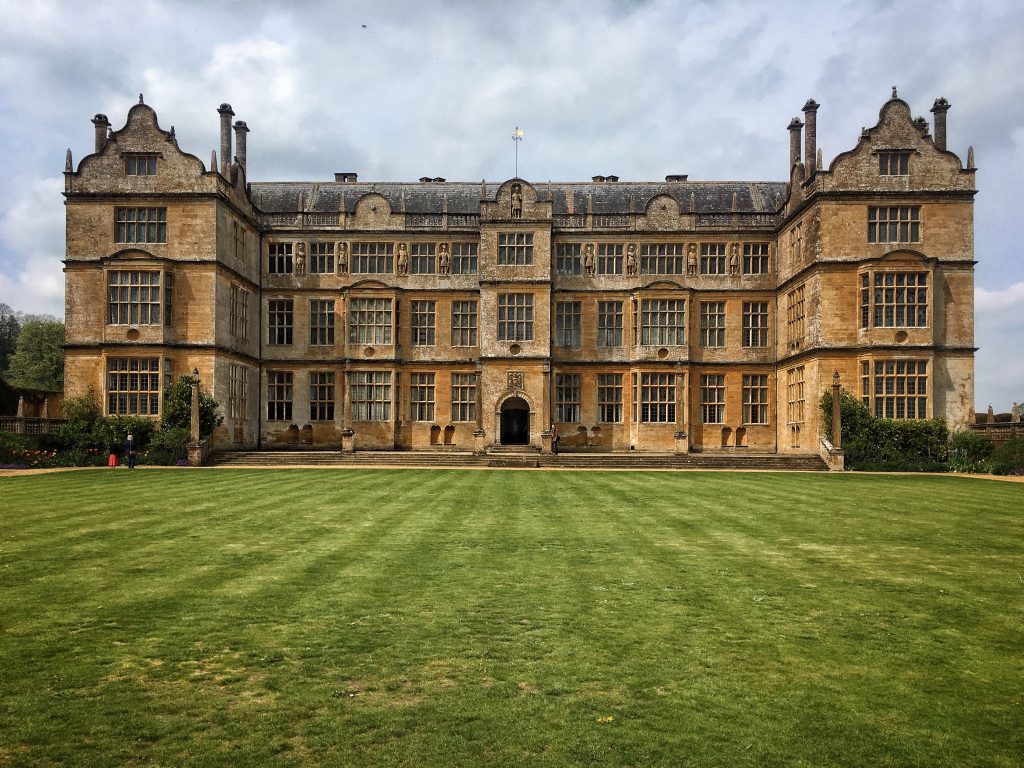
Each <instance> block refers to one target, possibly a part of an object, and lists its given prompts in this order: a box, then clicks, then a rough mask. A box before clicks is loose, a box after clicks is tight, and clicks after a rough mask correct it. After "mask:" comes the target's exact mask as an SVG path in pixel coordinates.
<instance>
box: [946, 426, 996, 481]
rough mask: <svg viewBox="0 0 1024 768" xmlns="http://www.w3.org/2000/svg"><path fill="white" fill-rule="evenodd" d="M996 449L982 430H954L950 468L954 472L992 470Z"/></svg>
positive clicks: (950, 449) (984, 471) (951, 437)
mask: <svg viewBox="0 0 1024 768" xmlns="http://www.w3.org/2000/svg"><path fill="white" fill-rule="evenodd" d="M994 449H995V446H994V445H993V444H992V441H991V440H989V439H988V437H987V436H986V435H984V434H982V433H980V432H974V431H971V430H961V431H958V432H954V433H953V434H952V435H951V436H950V438H949V468H950V470H952V471H953V472H972V473H986V472H991V471H992V462H991V456H992V451H993V450H994Z"/></svg>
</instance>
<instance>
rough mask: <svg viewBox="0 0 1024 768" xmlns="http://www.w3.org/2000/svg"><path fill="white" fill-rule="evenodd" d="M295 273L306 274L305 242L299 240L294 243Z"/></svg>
mask: <svg viewBox="0 0 1024 768" xmlns="http://www.w3.org/2000/svg"><path fill="white" fill-rule="evenodd" d="M295 274H296V275H304V274H306V244H305V243H303V242H301V241H300V242H298V243H296V244H295Z"/></svg>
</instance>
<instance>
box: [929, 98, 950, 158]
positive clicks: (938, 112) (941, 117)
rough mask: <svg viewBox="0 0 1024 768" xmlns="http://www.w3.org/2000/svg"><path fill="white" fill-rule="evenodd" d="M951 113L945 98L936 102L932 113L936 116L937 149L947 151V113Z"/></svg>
mask: <svg viewBox="0 0 1024 768" xmlns="http://www.w3.org/2000/svg"><path fill="white" fill-rule="evenodd" d="M948 111H949V102H948V101H946V100H945V99H943V98H941V97H940V98H938V99H936V100H935V104H933V105H932V109H931V112H932V114H933V115H935V139H934V141H935V148H936V149H941V150H945V149H946V113H947V112H948Z"/></svg>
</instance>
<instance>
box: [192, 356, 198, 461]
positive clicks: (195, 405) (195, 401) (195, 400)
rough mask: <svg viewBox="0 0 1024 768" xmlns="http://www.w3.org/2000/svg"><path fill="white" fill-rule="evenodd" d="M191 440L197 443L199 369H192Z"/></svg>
mask: <svg viewBox="0 0 1024 768" xmlns="http://www.w3.org/2000/svg"><path fill="white" fill-rule="evenodd" d="M192 442H193V444H198V443H199V369H198V368H193V369H192Z"/></svg>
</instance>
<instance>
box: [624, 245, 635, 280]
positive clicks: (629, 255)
mask: <svg viewBox="0 0 1024 768" xmlns="http://www.w3.org/2000/svg"><path fill="white" fill-rule="evenodd" d="M626 274H627V275H635V274H636V245H635V244H634V243H630V244H629V245H627V246H626Z"/></svg>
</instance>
